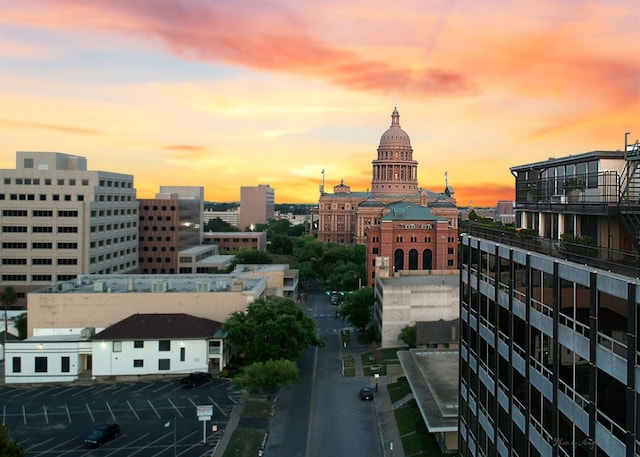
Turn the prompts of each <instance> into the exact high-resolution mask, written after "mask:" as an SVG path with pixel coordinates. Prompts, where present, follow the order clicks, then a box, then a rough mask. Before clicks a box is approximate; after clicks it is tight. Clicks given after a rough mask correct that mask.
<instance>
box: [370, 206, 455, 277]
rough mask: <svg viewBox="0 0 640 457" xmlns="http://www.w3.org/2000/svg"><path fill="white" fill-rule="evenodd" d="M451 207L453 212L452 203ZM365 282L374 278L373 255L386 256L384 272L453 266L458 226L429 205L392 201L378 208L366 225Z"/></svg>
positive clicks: (374, 257)
mask: <svg viewBox="0 0 640 457" xmlns="http://www.w3.org/2000/svg"><path fill="white" fill-rule="evenodd" d="M451 211H452V212H455V213H456V214H457V210H456V208H455V206H454V205H452V204H451ZM366 249H367V284H368V285H369V286H371V287H373V285H374V284H375V281H376V270H377V267H376V257H387V258H389V259H390V260H391V261H390V262H389V271H388V276H393V275H394V273H396V272H400V271H409V272H412V271H413V272H416V271H420V270H457V269H458V229H457V224H452V223H451V220H450V219H447V218H444V217H436V216H435V215H434V214H433V212H432V210H431V208H429V207H427V206H420V205H416V204H414V203H407V202H396V203H391V204H389V205H386V206H385V207H384V208H383V209H382V214H381V217H380V221H379V223H378V224H377V225H372V226H371V227H369V228H368V229H367V237H366Z"/></svg>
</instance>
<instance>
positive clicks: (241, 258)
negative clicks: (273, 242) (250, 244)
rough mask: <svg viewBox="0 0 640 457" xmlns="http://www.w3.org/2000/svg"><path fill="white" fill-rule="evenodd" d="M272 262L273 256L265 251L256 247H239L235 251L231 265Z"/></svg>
mask: <svg viewBox="0 0 640 457" xmlns="http://www.w3.org/2000/svg"><path fill="white" fill-rule="evenodd" d="M268 263H273V257H271V254H269V253H268V252H267V251H261V250H258V249H251V248H247V249H241V250H240V251H238V252H237V254H236V256H235V259H233V265H234V266H235V265H238V264H260V265H261V264H268Z"/></svg>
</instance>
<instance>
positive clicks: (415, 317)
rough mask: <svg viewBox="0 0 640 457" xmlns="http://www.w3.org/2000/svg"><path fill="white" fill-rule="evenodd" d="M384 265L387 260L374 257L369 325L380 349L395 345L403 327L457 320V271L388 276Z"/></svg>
mask: <svg viewBox="0 0 640 457" xmlns="http://www.w3.org/2000/svg"><path fill="white" fill-rule="evenodd" d="M388 262H389V259H388V258H387V257H378V258H376V266H377V267H379V269H378V270H377V271H378V273H377V274H376V285H375V294H374V300H375V301H374V306H373V322H374V326H375V329H376V333H377V336H378V338H379V340H380V344H381V346H382V347H395V346H398V345H399V340H398V336H399V335H400V332H401V331H402V329H403V328H404V327H406V326H409V325H414V324H416V323H417V322H421V321H438V320H440V319H443V320H453V319H457V318H459V316H460V292H459V291H460V284H459V271H458V270H415V271H399V272H396V273H395V275H394V276H393V277H389V276H388V275H387V273H386V272H387V271H388Z"/></svg>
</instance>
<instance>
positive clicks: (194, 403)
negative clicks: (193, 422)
mask: <svg viewBox="0 0 640 457" xmlns="http://www.w3.org/2000/svg"><path fill="white" fill-rule="evenodd" d="M189 401H190V402H191V404H192V405H193V406H198V405H197V404H196V402H194V401H193V400H192V399H191V397H189Z"/></svg>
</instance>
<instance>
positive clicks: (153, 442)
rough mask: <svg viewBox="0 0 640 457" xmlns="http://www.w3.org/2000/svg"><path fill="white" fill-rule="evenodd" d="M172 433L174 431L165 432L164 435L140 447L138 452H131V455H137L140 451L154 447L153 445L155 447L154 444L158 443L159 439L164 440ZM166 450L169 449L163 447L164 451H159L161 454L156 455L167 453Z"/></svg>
mask: <svg viewBox="0 0 640 457" xmlns="http://www.w3.org/2000/svg"><path fill="white" fill-rule="evenodd" d="M147 435H149V433H147ZM170 435H173V432H169V433H165V434H164V435H162V436H161V437H160V438H158V439H155V440H153V441H152V442H150V443H149V444H147V445H145V446H143V447H141V448H140V449H138V450H137V451H136V452H134V453H132V454H129V457H131V456H133V455H136V454H137V453H138V452H142V451H145V450H148V448H150V449H153V447H154V446H153V445H154V444H155V443H157V442H158V441H162V440H164V439H165V438H166V437H167V436H170ZM166 451H167V449H166V448H163V449H162V451H160V453H159V454H155V455H162V454H166ZM149 457H152V456H149Z"/></svg>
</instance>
